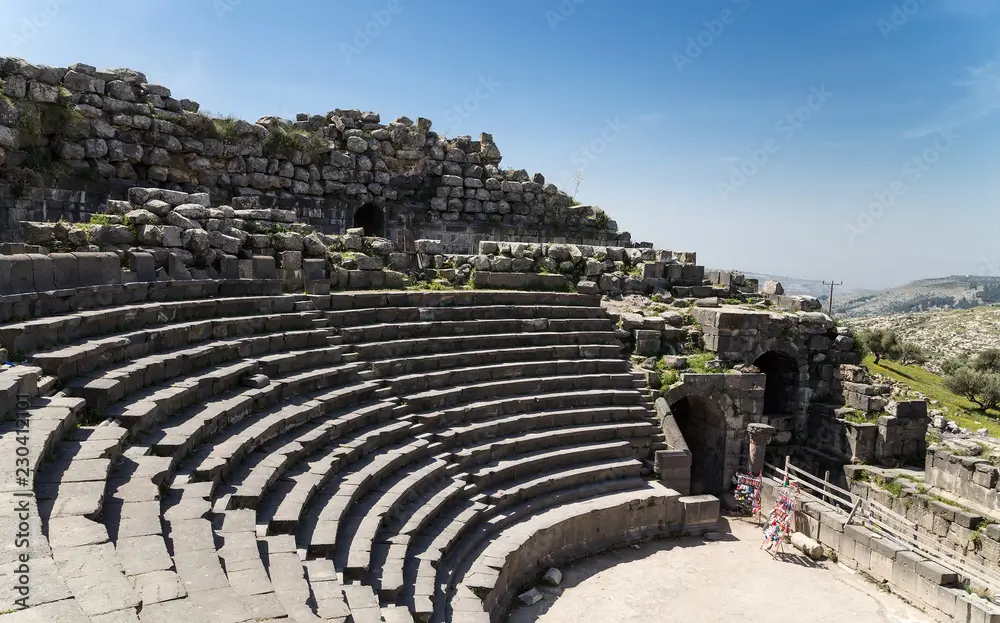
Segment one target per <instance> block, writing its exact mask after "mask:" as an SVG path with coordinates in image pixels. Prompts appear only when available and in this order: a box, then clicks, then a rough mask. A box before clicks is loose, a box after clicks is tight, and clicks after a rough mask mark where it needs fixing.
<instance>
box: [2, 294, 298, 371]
mask: <svg viewBox="0 0 1000 623" xmlns="http://www.w3.org/2000/svg"><path fill="white" fill-rule="evenodd" d="M118 289H119V290H120V289H121V287H120V286H119V288H118ZM185 299H186V297H181V300H160V301H156V302H145V298H143V299H142V300H141V301H140V302H132V301H124V302H122V303H120V304H119V305H117V306H113V307H94V308H91V309H86V310H80V311H75V312H73V313H61V312H50V310H39V312H41V313H37V314H32V315H33V316H35V319H33V320H26V321H22V322H15V323H12V324H6V325H3V326H0V345H2V346H4V347H7V348H11V349H14V350H18V351H20V352H22V353H24V354H26V355H28V354H31V353H33V352H35V351H36V350H39V349H43V348H52V347H55V346H58V345H60V344H67V343H70V342H74V341H77V340H81V339H87V338H97V337H103V336H107V335H111V334H114V333H120V332H128V331H138V330H142V329H151V328H154V327H156V326H158V325H163V324H168V323H182V322H191V321H196V320H209V319H213V318H223V317H231V316H253V315H260V314H282V313H290V312H293V311H296V310H297V306H306V307H308V308H310V309H313V308H314V307H313V306H312V305H311V304H310V303H311V301H312V299H310V298H309V297H308V296H305V295H281V294H279V295H276V296H247V297H239V298H207V299H205V298H196V299H194V300H185ZM130 303H134V304H130ZM46 312H48V313H46Z"/></svg>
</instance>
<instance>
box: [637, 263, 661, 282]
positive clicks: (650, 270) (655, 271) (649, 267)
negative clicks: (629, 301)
mask: <svg viewBox="0 0 1000 623" xmlns="http://www.w3.org/2000/svg"><path fill="white" fill-rule="evenodd" d="M663 269H664V266H663V264H661V263H659V262H648V263H646V264H643V265H642V278H643V279H662V278H663Z"/></svg>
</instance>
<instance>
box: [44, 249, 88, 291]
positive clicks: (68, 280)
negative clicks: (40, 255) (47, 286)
mask: <svg viewBox="0 0 1000 623" xmlns="http://www.w3.org/2000/svg"><path fill="white" fill-rule="evenodd" d="M49 259H51V260H52V278H53V280H54V281H55V288H56V289H57V290H63V289H69V288H76V287H77V286H79V285H80V261H79V259H77V257H76V254H75V253H52V254H51V255H49Z"/></svg>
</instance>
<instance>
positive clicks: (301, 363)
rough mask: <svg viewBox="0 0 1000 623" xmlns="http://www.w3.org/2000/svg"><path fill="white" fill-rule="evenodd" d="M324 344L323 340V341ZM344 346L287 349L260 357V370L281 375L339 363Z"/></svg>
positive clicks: (269, 374) (272, 374)
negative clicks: (286, 350)
mask: <svg viewBox="0 0 1000 623" xmlns="http://www.w3.org/2000/svg"><path fill="white" fill-rule="evenodd" d="M323 344H325V340H324V342H323ZM345 350H346V347H344V346H338V345H336V344H332V345H323V346H319V347H317V348H309V349H304V350H289V351H288V352H281V353H274V354H271V355H267V356H265V357H261V358H260V359H258V361H259V362H260V371H261V373H263V374H266V375H267V376H272V377H274V376H283V375H286V374H291V373H292V372H296V371H298V370H304V369H308V368H316V367H325V366H329V365H333V364H337V363H341V362H342V361H343V357H344V351H345Z"/></svg>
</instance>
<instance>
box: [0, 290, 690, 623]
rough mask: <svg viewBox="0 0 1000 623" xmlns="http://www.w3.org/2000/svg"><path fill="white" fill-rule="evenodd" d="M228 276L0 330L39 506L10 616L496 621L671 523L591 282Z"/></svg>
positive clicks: (674, 516) (11, 437)
mask: <svg viewBox="0 0 1000 623" xmlns="http://www.w3.org/2000/svg"><path fill="white" fill-rule="evenodd" d="M222 285H223V284H220V283H218V282H214V283H213V284H212V285H208V284H206V285H204V286H196V287H193V288H191V289H189V290H185V291H183V292H182V291H179V290H173V289H172V288H169V287H161V286H160V285H159V284H150V285H149V289H148V290H147V293H146V294H147V297H148V296H149V294H150V292H154V291H155V292H157V293H158V294H157V296H158V297H159V296H161V295H163V297H162V299H160V300H150V299H149V298H147V299H143V300H139V301H135V302H124V303H123V302H121V301H117V302H116V301H114V300H112V301H111V302H110V303H109V304H107V305H105V306H101V307H96V308H93V309H82V310H81V309H69V310H60V311H55V312H53V313H51V314H48V315H46V314H41V315H40V316H36V317H33V318H32V319H30V320H24V321H18V322H15V323H13V324H8V325H0V344H3V345H4V346H6V345H7V343H8V342H17V343H18V345H19V346H21V347H23V348H24V349H25V350H23V351H21V352H22V353H23V354H24V356H25V357H26V358H27V361H26V362H25V364H24V365H19V366H15V367H14V368H11V369H10V370H8V371H5V372H0V390H3V391H2V392H0V397H2V398H3V399H4V401H5V402H4V404H5V405H6V407H5V408H7V409H8V411H11V412H13V410H11V407H10V400H9V398H8V396H9V394H10V393H11V392H12V391H14V392H16V390H17V389H20V388H27V389H29V390H31V391H30V393H31V394H32V398H31V400H30V405H29V408H28V410H27V415H28V417H29V418H30V421H31V426H32V429H31V431H32V435H31V452H32V459H33V462H34V464H35V466H36V467H38V468H39V469H38V471H37V474H36V476H35V479H34V485H33V492H34V497H35V501H36V503H37V507H38V511H39V515H40V516H41V524H40V526H38V529H40V530H41V534H39V535H38V539H37V540H38V541H39V542H40V544H39V545H38V546H37V549H38V551H37V552H36V553H35V555H34V556H33V560H35V559H37V561H36V564H35V566H33V576H32V580H33V582H34V583H35V584H34V586H33V593H32V596H33V598H36V599H38V601H36V602H35V606H34V607H33V608H31V609H29V610H25V611H22V612H18V613H16V614H13V615H9V616H10V618H11V620H12V621H18V620H24V621H34V620H60V621H71V622H72V621H81V622H95V621H102V622H104V621H119V620H121V621H140V622H142V623H146V622H148V621H153V622H159V621H176V620H186V621H191V622H192V623H197V622H201V621H206V622H207V621H212V622H215V621H229V622H232V623H243V622H248V621H264V620H272V619H274V620H277V619H283V620H288V621H296V622H297V621H319V620H331V621H347V620H353V621H356V622H359V621H373V622H374V621H381V622H383V623H391V622H393V621H463V620H468V621H473V620H476V621H479V620H483V621H485V620H493V621H496V620H498V618H499V617H500V616H501V615H502V613H503V611H504V609H505V607H506V605H507V603H508V602H509V600H510V598H511V596H512V595H513V594H514V592H515V591H516V590H517V589H518V588H519V587H520V586H521V585H522V584H524V583H525V582H530V581H531V580H532V578H533V577H534V576H535V574H536V573H537V572H538V571H539V570H540V568H539V566H538V565H539V564H541V561H543V560H547V559H548V558H547V557H555V558H553V559H558V560H569V559H571V558H573V557H579V556H582V555H585V554H587V553H590V552H593V551H597V550H600V549H602V548H604V547H608V546H610V545H613V544H615V543H618V542H621V541H629V540H632V539H639V538H648V537H652V536H657V535H666V534H669V533H670V532H671V531H674V530H678V529H680V527H681V526H682V525H683V522H684V512H685V511H684V505H683V504H682V502H681V501H680V494H678V493H677V492H676V491H673V490H671V489H668V488H666V487H663V486H662V485H658V484H656V483H654V482H650V481H649V480H648V478H649V475H650V474H651V471H652V465H651V462H650V458H651V453H652V450H654V449H655V448H656V443H657V435H658V429H657V426H656V420H655V417H654V416H652V414H651V413H649V411H648V408H647V406H646V405H647V403H646V401H645V400H644V398H643V396H642V395H641V394H640V393H639V391H638V390H637V389H636V386H635V381H634V377H633V375H632V374H631V373H630V372H629V366H628V362H627V361H625V360H624V359H621V358H620V357H619V355H620V352H621V351H620V349H621V345H620V343H618V341H617V340H616V338H615V334H614V327H613V326H612V323H611V320H610V318H608V317H607V315H606V314H605V313H604V312H603V310H601V309H600V308H599V307H598V305H597V302H598V300H597V298H596V297H588V296H581V295H574V294H569V293H551V292H549V293H544V292H489V291H468V292H364V293H356V294H351V293H337V294H334V295H327V296H308V295H280V294H272V293H270V292H268V293H266V294H265V293H264V291H263V290H258V293H257V294H253V295H247V296H236V297H226V296H218V294H219V293H220V292H221V288H222ZM261 287H262V288H263V286H261ZM205 288H207V289H208V290H209V291H210V292H214V293H215V298H210V299H207V300H205V299H200V298H198V297H196V296H192V297H187V295H188V294H196V293H198V292H199V291H200V292H202V293H204V292H205ZM168 298H173V300H165V299H168ZM37 308H38V306H37V305H36V309H37ZM157 310H159V311H157ZM101 314H104V315H105V321H104V322H103V323H102V322H101V321H100V320H99V318H100V317H101ZM25 336H30V337H25ZM11 370H13V371H14V372H11ZM12 388H14V389H12ZM15 398H16V396H15ZM15 407H16V405H15ZM14 410H16V409H14ZM16 424H17V423H16V421H10V422H5V423H2V425H0V447H2V449H5V450H7V449H10V450H11V452H9V453H7V454H5V456H10V457H13V456H14V452H13V448H14V444H16V440H15V434H16V431H17V426H16ZM8 463H10V464H9V465H8ZM13 470H14V464H13V462H12V461H10V460H8V461H7V462H5V463H4V464H3V465H2V471H4V475H5V476H10V478H5V479H4V487H5V490H4V491H0V494H2V495H10V494H11V491H9V490H8V489H10V488H11V487H10V486H8V483H12V482H14V481H15V480H14V477H13V475H12V473H9V472H13ZM598 523H599V524H600V525H598ZM595 530H596V532H595ZM564 532H565V534H564ZM553 534H556V535H557V536H553ZM570 537H572V538H570ZM501 547H502V548H505V549H503V550H502V552H501V554H497V553H496V552H500V551H501V550H500V549H497V548H501ZM491 548H492V549H491ZM14 560H15V559H13V558H10V555H9V553H6V552H5V553H4V558H3V560H0V563H2V564H4V565H9V564H11V562H13V561H14ZM498 560H502V561H504V563H503V564H499V563H498V562H497V561H498ZM484 565H485V566H484ZM490 565H493V566H490ZM497 565H499V566H497ZM5 569H6V567H5ZM29 615H30V616H31V617H39V616H41V617H48V618H44V619H37V618H26V617H28V616H29Z"/></svg>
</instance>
